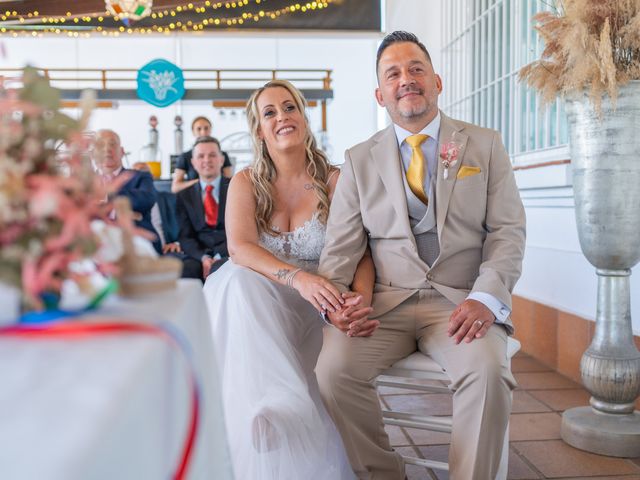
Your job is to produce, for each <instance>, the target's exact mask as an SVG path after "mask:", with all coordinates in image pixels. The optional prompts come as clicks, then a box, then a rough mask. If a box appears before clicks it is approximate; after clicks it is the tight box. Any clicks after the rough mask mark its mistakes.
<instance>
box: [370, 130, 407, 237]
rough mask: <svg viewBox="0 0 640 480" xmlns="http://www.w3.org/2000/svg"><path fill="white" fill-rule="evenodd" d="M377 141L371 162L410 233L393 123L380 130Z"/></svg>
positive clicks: (372, 149) (372, 150) (373, 148)
mask: <svg viewBox="0 0 640 480" xmlns="http://www.w3.org/2000/svg"><path fill="white" fill-rule="evenodd" d="M376 140H377V143H376V144H375V145H374V146H373V147H372V148H371V156H372V157H373V163H374V165H375V167H376V170H377V171H378V175H379V176H380V179H381V180H382V183H383V184H384V187H385V189H386V190H387V194H388V198H389V199H390V201H391V204H392V205H393V208H394V209H395V211H396V213H397V214H398V218H399V219H400V221H401V222H403V223H405V224H406V227H405V230H406V232H407V235H408V236H409V237H411V238H413V235H410V233H411V228H410V227H409V211H408V210H407V197H406V194H405V191H404V184H403V183H402V176H403V175H404V172H403V171H402V168H400V152H399V151H398V138H397V137H396V132H395V130H394V129H393V125H391V126H389V127H387V128H386V129H385V130H383V131H382V132H380V134H379V136H378V138H377V139H376Z"/></svg>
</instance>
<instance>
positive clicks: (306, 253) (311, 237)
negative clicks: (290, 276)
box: [260, 212, 326, 272]
mask: <svg viewBox="0 0 640 480" xmlns="http://www.w3.org/2000/svg"><path fill="white" fill-rule="evenodd" d="M273 228H274V230H277V231H279V230H278V228H277V227H275V226H274V227H273ZM325 233H326V226H325V225H324V224H323V223H322V222H321V221H320V218H319V212H315V213H314V214H313V215H312V216H311V218H310V219H309V220H307V221H306V222H304V223H303V224H302V225H300V226H299V227H298V228H296V229H295V230H293V231H291V232H280V233H279V234H278V235H276V236H271V235H269V234H267V233H264V232H263V233H262V234H260V245H262V246H263V247H264V248H266V249H267V250H269V251H270V252H271V253H273V254H274V255H275V256H276V257H278V258H280V259H281V260H283V261H285V262H287V263H291V264H294V265H296V266H298V267H301V268H304V269H305V270H307V271H313V272H315V271H316V270H317V269H318V262H319V261H320V253H321V252H322V247H323V246H324V235H325Z"/></svg>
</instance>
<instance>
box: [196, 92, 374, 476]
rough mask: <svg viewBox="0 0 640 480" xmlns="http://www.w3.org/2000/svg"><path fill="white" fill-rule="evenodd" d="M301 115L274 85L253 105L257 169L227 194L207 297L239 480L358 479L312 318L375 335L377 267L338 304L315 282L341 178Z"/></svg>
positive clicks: (368, 266) (297, 104) (363, 273)
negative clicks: (332, 412) (329, 315)
mask: <svg viewBox="0 0 640 480" xmlns="http://www.w3.org/2000/svg"><path fill="white" fill-rule="evenodd" d="M304 109H305V101H304V99H303V97H302V94H301V93H300V92H299V91H298V90H297V89H296V88H295V87H294V86H293V85H291V84H290V83H288V82H286V81H282V80H275V81H272V82H269V83H268V84H266V85H265V86H264V87H262V88H260V89H259V90H257V91H256V92H254V94H253V95H252V97H251V99H250V100H249V103H248V104H247V119H248V121H249V128H250V130H251V134H252V138H253V143H254V154H255V160H254V162H253V165H252V166H251V167H250V168H248V169H245V170H243V171H241V172H239V173H238V174H236V175H235V176H234V178H233V180H232V181H231V185H230V187H229V194H228V195H229V196H228V200H227V213H226V217H225V218H226V227H227V242H228V248H229V253H230V255H231V260H232V261H230V262H227V264H225V265H223V266H222V267H221V268H220V269H219V270H218V271H217V272H216V273H215V274H213V275H211V276H210V277H209V278H208V279H207V282H206V284H205V287H204V290H205V297H206V298H207V303H208V307H209V312H210V315H211V319H212V326H213V332H214V342H215V343H216V353H217V355H218V366H219V368H220V371H221V376H222V389H223V401H224V409H225V419H226V426H227V433H228V436H229V443H230V447H231V452H232V457H233V464H234V469H235V474H236V477H237V478H242V479H245V478H246V479H252V480H264V479H274V480H276V479H277V480H281V479H302V480H305V479H306V480H324V479H326V480H336V479H351V478H354V476H353V472H352V471H351V468H350V467H349V463H348V461H347V459H346V456H345V453H344V450H343V449H344V447H343V446H342V441H341V439H340V437H339V436H338V433H337V431H336V430H335V427H334V426H333V424H332V423H331V420H330V418H329V417H328V415H327V413H326V411H325V409H324V407H323V406H322V403H321V400H320V397H319V395H318V387H317V383H316V378H315V374H314V372H313V370H314V367H315V364H316V360H317V357H318V353H319V351H320V347H321V344H322V327H323V325H324V324H323V322H322V319H321V318H320V316H319V315H318V311H322V310H323V309H327V310H340V315H343V318H344V319H345V324H346V325H350V330H349V334H350V335H353V336H356V335H357V336H368V335H371V333H372V332H373V330H375V328H376V327H377V324H378V323H377V321H374V320H369V319H367V315H368V314H369V313H370V312H371V309H370V308H369V307H368V305H370V301H371V292H372V289H373V279H374V271H373V262H372V261H371V258H370V256H368V255H365V256H364V257H363V259H362V260H361V262H360V265H359V268H358V272H357V274H356V279H355V281H354V284H353V285H352V289H353V290H354V291H357V292H359V293H360V294H359V295H357V294H355V293H353V294H347V295H345V296H344V298H343V297H341V295H340V292H339V291H338V290H337V289H336V288H335V287H334V286H333V285H332V284H331V283H330V282H328V281H327V280H325V279H324V278H322V277H320V276H318V275H316V274H315V273H314V272H315V271H316V269H317V266H318V260H319V258H320V252H321V250H322V247H323V244H324V235H325V223H326V219H327V214H328V210H329V202H330V200H331V196H332V195H333V191H334V188H335V184H336V181H337V178H338V170H337V169H335V168H333V167H331V166H330V165H329V162H328V160H327V158H326V156H325V155H324V153H322V152H321V151H320V150H319V149H318V148H317V146H316V141H315V139H314V137H313V135H312V133H311V130H310V128H309V125H308V121H307V119H306V116H305V110H304ZM316 310H317V311H316ZM330 328H333V327H330ZM356 332H357V333H356ZM354 340H355V339H354Z"/></svg>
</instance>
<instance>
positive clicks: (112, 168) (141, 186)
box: [92, 130, 162, 253]
mask: <svg viewBox="0 0 640 480" xmlns="http://www.w3.org/2000/svg"><path fill="white" fill-rule="evenodd" d="M123 156H124V149H123V148H122V145H121V143H120V137H119V136H118V134H117V133H116V132H114V131H113V130H99V131H98V133H97V134H96V139H95V143H94V145H93V150H92V158H93V162H94V165H95V167H96V169H97V171H98V174H99V175H101V177H102V179H103V181H104V182H105V184H107V185H108V184H111V183H114V182H115V183H117V182H116V179H118V180H120V178H121V176H123V175H125V176H127V177H128V180H125V183H124V184H122V185H121V186H120V187H119V188H117V190H116V191H114V192H113V193H110V194H109V197H111V196H124V197H127V198H128V199H129V201H130V202H131V209H132V210H133V211H134V214H135V222H136V226H138V227H140V228H143V229H145V230H147V231H149V232H150V233H152V234H153V237H152V238H153V239H152V242H153V246H154V248H155V249H156V251H157V252H158V253H160V252H161V250H162V247H161V245H160V240H159V239H158V233H157V232H156V230H155V228H153V224H152V223H151V208H152V207H153V205H154V203H156V189H155V188H154V187H153V178H151V175H150V174H149V173H147V172H138V171H136V170H129V169H126V168H124V167H123V165H122V157H123Z"/></svg>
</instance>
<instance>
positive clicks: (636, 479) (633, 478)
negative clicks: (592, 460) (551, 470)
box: [509, 474, 640, 480]
mask: <svg viewBox="0 0 640 480" xmlns="http://www.w3.org/2000/svg"><path fill="white" fill-rule="evenodd" d="M585 479H586V480H640V475H638V474H631V475H614V476H606V477H565V478H563V479H562V480H585ZM509 480H510V479H509Z"/></svg>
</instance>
